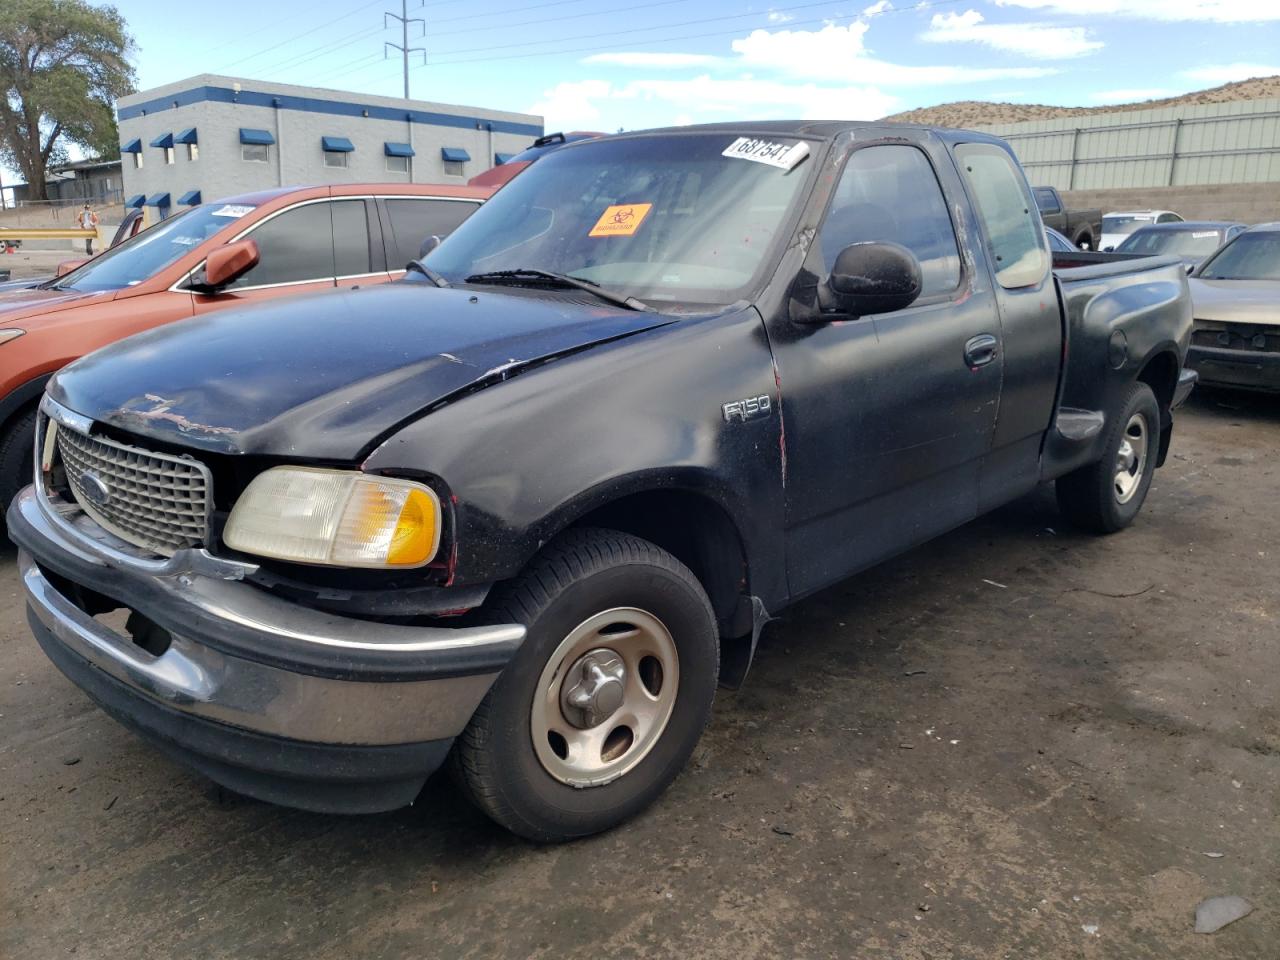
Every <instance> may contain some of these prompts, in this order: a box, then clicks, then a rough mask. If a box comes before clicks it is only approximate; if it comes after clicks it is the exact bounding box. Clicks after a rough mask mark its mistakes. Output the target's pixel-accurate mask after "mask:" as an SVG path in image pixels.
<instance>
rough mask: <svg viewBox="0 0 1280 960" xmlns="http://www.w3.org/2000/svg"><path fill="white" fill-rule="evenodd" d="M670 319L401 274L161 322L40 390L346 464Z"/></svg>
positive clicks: (135, 421)
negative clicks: (392, 279) (491, 388)
mask: <svg viewBox="0 0 1280 960" xmlns="http://www.w3.org/2000/svg"><path fill="white" fill-rule="evenodd" d="M669 322H671V318H670V317H666V316H663V315H661V314H656V313H642V312H635V311H628V310H621V309H618V308H615V307H610V306H608V305H601V304H599V303H598V301H595V300H594V299H593V298H590V295H589V294H581V295H577V294H575V295H573V296H570V297H560V296H557V295H548V296H537V297H533V296H526V295H521V294H519V293H511V294H508V293H491V292H477V291H474V290H462V289H441V288H439V287H434V286H431V285H430V284H426V283H417V282H400V283H392V284H384V285H381V286H376V287H369V288H365V289H360V290H349V291H338V292H326V293H321V294H317V295H313V296H304V297H296V298H290V299H288V300H280V301H276V302H273V303H267V304H263V305H260V306H258V307H254V308H251V309H246V310H233V311H218V312H215V313H212V314H208V315H206V316H204V317H199V318H195V319H192V320H185V321H182V322H180V323H176V324H170V325H166V326H163V327H159V328H157V329H155V330H151V331H148V332H147V333H142V334H139V335H138V336H135V337H131V338H129V339H127V340H123V341H120V342H119V343H117V344H114V345H112V346H110V347H107V348H106V349H104V350H100V351H98V352H97V353H93V354H90V355H89V356H88V357H85V358H84V359H82V360H79V361H77V362H76V363H74V364H72V365H70V366H69V367H66V368H64V369H63V370H62V371H61V372H60V373H59V374H58V375H57V376H56V377H55V378H54V380H53V381H52V383H51V384H50V386H49V392H50V393H51V394H52V395H53V397H54V398H55V399H56V400H58V401H59V402H60V403H63V404H65V405H66V406H68V407H70V408H71V409H72V410H75V411H77V412H78V413H81V414H84V415H85V416H88V417H92V418H93V419H94V420H98V421H100V422H104V423H108V424H112V425H114V426H118V427H120V428H121V429H124V430H128V431H130V432H132V433H134V434H139V435H143V436H150V437H154V438H157V439H160V440H164V441H168V442H172V443H177V444H181V445H183V446H186V447H190V448H195V449H201V450H208V451H214V452H220V453H257V454H273V455H278V456H296V457H300V458H306V459H317V460H327V459H332V460H353V459H355V458H357V457H358V456H360V454H361V452H362V451H363V450H364V449H365V448H366V447H368V446H369V444H370V443H372V442H373V441H374V440H376V439H378V438H379V437H380V436H381V435H383V434H385V433H386V432H387V431H389V430H391V429H392V428H394V427H396V426H397V425H399V424H401V423H402V422H404V421H406V420H409V419H411V418H413V417H415V416H416V415H417V414H419V413H420V412H421V411H422V410H424V409H425V408H427V407H429V406H431V405H432V404H435V403H437V402H439V401H441V400H443V399H445V398H446V397H448V396H450V395H451V394H454V393H457V392H458V391H461V390H466V389H468V388H473V387H475V386H478V385H481V384H486V383H494V382H499V381H501V380H502V379H505V378H506V377H508V376H510V375H512V374H513V373H514V372H516V371H518V369H519V368H520V367H522V366H525V365H527V364H529V363H532V362H536V361H539V360H543V359H546V358H549V357H553V356H556V355H557V354H563V353H566V352H569V351H574V350H577V349H580V348H582V347H586V346H589V345H591V344H595V343H599V342H601V341H605V340H611V339H615V338H617V337H620V336H625V335H628V334H631V333H637V332H639V331H641V330H647V329H650V328H653V327H655V326H661V325H663V324H665V323H669Z"/></svg>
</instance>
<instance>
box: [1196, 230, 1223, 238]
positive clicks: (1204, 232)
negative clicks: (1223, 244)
mask: <svg viewBox="0 0 1280 960" xmlns="http://www.w3.org/2000/svg"><path fill="white" fill-rule="evenodd" d="M1217 235H1218V231H1217V230H1200V231H1198V232H1196V233H1193V234H1191V239H1192V240H1204V239H1207V238H1208V237H1216V236H1217Z"/></svg>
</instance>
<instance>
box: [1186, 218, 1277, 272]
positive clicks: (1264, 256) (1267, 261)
mask: <svg viewBox="0 0 1280 960" xmlns="http://www.w3.org/2000/svg"><path fill="white" fill-rule="evenodd" d="M1198 276H1200V277H1201V278H1202V279H1204V280H1280V231H1270V230H1269V231H1266V232H1263V233H1242V234H1240V236H1238V237H1236V238H1235V239H1234V240H1233V241H1231V243H1229V244H1227V245H1226V246H1225V247H1223V248H1222V251H1221V252H1220V253H1219V254H1218V255H1217V256H1216V257H1214V258H1213V259H1212V260H1210V261H1209V262H1208V263H1206V264H1205V265H1204V266H1203V267H1202V268H1201V270H1200V273H1199V274H1198Z"/></svg>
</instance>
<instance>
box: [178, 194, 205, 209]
mask: <svg viewBox="0 0 1280 960" xmlns="http://www.w3.org/2000/svg"><path fill="white" fill-rule="evenodd" d="M178 202H179V203H180V204H182V205H183V206H184V207H194V206H197V205H199V203H200V191H199V190H188V191H187V192H186V193H184V194H183V195H182V196H180V197H179V198H178Z"/></svg>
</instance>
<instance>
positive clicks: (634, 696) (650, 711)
mask: <svg viewBox="0 0 1280 960" xmlns="http://www.w3.org/2000/svg"><path fill="white" fill-rule="evenodd" d="M486 614H487V615H488V616H490V617H491V618H493V619H494V620H495V621H497V622H508V623H510V622H518V623H522V624H524V625H525V626H526V627H527V628H528V634H527V636H526V638H525V641H524V643H523V644H522V646H521V648H520V650H519V651H518V652H517V654H516V656H515V657H514V658H513V659H512V661H511V663H509V664H508V665H507V667H506V668H505V669H504V670H503V671H502V674H501V675H500V676H499V677H498V679H497V681H496V682H495V683H494V685H493V687H492V688H491V689H490V690H489V693H488V694H487V695H486V696H485V699H484V701H483V702H482V703H481V704H480V706H479V708H478V709H477V710H476V713H475V715H474V716H473V717H472V719H471V722H470V723H469V725H468V726H467V729H466V730H465V731H464V732H463V734H462V735H461V736H460V737H459V738H458V741H457V743H456V744H455V748H454V752H453V757H452V764H451V766H452V769H453V772H454V775H455V777H456V779H458V780H459V781H460V782H461V784H462V786H463V788H464V789H465V790H466V791H467V793H469V795H470V796H471V798H472V800H473V801H474V802H475V803H476V805H477V806H479V807H480V809H481V810H483V811H484V812H485V813H486V814H488V815H489V816H490V817H492V818H493V819H494V820H495V821H497V822H498V823H499V824H501V825H502V826H504V827H506V828H507V829H508V830H510V831H512V832H513V833H516V834H519V835H520V836H522V837H525V838H527V839H530V840H535V841H539V842H557V841H564V840H572V839H575V838H577V837H584V836H587V835H589V834H593V833H598V832H600V831H601V830H607V829H609V828H610V827H613V826H616V825H617V824H619V823H622V822H623V821H624V820H627V819H628V818H630V817H632V816H634V815H635V814H637V813H639V812H640V811H641V810H643V809H644V808H645V807H647V806H648V805H649V804H650V803H652V802H653V800H654V799H655V798H656V797H657V796H658V795H659V794H661V793H662V791H663V790H665V789H666V787H667V786H668V785H669V784H670V783H671V781H672V780H674V779H675V777H676V775H677V774H678V773H679V772H680V770H681V768H682V767H683V766H684V764H685V762H686V761H687V760H688V758H689V755H690V754H691V753H692V752H693V748H694V746H695V745H696V744H697V742H698V738H699V737H700V736H701V735H702V730H703V728H704V727H705V726H706V723H707V719H708V717H709V716H710V712H711V704H712V700H713V699H714V697H715V689H716V680H717V676H718V671H719V638H718V635H717V631H716V621H715V616H714V614H713V613H712V610H711V604H710V602H709V601H708V599H707V596H706V593H705V591H704V590H703V589H702V586H701V584H699V582H698V581H697V579H696V578H695V577H694V576H693V574H692V573H691V572H690V571H689V569H688V568H687V567H685V566H684V564H682V563H680V561H678V560H677V559H676V558H675V557H673V556H672V555H671V554H669V553H667V552H666V551H665V550H662V549H660V548H659V547H657V546H655V545H654V544H652V543H649V542H648V541H646V540H641V539H640V538H638V537H633V536H630V535H627V534H623V533H617V532H614V531H609V530H577V531H572V532H570V533H569V534H567V535H566V536H564V537H562V538H560V539H559V540H557V541H555V542H553V543H552V544H551V545H550V546H549V547H548V548H547V549H545V550H544V551H543V552H542V553H541V554H540V555H539V556H538V557H537V559H535V560H534V562H533V563H532V564H531V565H530V567H529V568H528V569H527V570H526V571H525V573H524V574H523V575H522V576H520V577H519V578H518V579H517V580H515V581H514V582H512V583H511V584H509V585H508V586H506V587H505V588H502V589H501V590H500V592H499V593H498V594H497V595H495V596H494V597H493V598H492V600H491V601H490V603H489V604H486Z"/></svg>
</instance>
